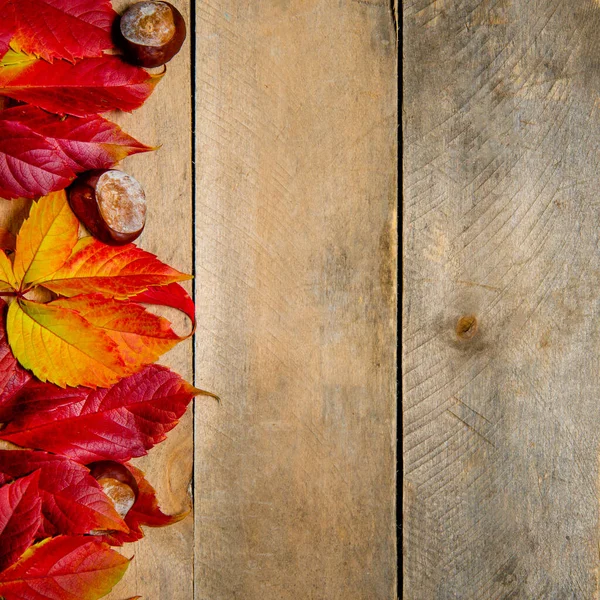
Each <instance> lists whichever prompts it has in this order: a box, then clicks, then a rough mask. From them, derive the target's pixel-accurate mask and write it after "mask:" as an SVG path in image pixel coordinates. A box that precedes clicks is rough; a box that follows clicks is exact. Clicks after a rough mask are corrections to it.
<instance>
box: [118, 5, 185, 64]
mask: <svg viewBox="0 0 600 600" xmlns="http://www.w3.org/2000/svg"><path fill="white" fill-rule="evenodd" d="M185 35H186V29H185V21H184V20H183V17H182V16H181V13H180V12H179V11H178V10H177V9H176V8H175V7H174V6H173V5H172V4H169V2H138V3H137V4H133V5H132V6H130V7H129V8H128V9H127V10H126V11H125V12H124V13H123V15H122V16H121V19H120V21H119V31H118V37H119V42H120V45H121V46H122V48H123V51H124V53H125V58H126V59H127V60H128V61H129V62H131V63H133V64H136V65H139V66H141V67H147V68H149V67H160V66H161V65H164V64H165V63H167V62H169V61H170V60H171V59H172V58H173V57H174V56H175V55H176V54H177V53H178V52H179V50H180V48H181V46H182V45H183V42H184V40H185Z"/></svg>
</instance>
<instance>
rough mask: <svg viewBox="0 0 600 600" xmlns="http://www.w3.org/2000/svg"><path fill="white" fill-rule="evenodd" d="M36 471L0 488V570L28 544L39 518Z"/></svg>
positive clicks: (38, 524) (38, 476)
mask: <svg viewBox="0 0 600 600" xmlns="http://www.w3.org/2000/svg"><path fill="white" fill-rule="evenodd" d="M39 478H40V474H39V473H38V472H36V473H33V474H31V475H29V477H23V478H22V479H19V480H17V481H15V482H14V483H11V484H10V485H5V486H3V487H1V488H0V571H2V570H3V569H6V567H8V566H9V565H12V564H13V563H14V562H15V561H16V560H17V559H18V558H19V556H21V554H23V552H25V550H27V548H29V546H30V545H31V543H32V542H33V539H34V537H35V534H36V532H37V530H38V529H39V527H40V524H41V522H42V518H41V506H42V501H41V500H40V498H39V496H38V480H39Z"/></svg>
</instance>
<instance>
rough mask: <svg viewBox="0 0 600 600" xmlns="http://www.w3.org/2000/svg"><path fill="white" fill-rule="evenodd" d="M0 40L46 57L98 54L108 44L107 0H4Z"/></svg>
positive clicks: (112, 15) (110, 15)
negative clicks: (25, 0) (6, 40)
mask: <svg viewBox="0 0 600 600" xmlns="http://www.w3.org/2000/svg"><path fill="white" fill-rule="evenodd" d="M0 10H1V12H2V20H1V21H0V40H4V39H9V40H10V45H11V46H12V48H13V49H15V50H22V51H23V52H27V53H30V54H35V55H36V56H41V57H42V58H45V59H46V60H52V59H53V58H65V59H67V60H71V61H72V60H74V59H75V58H82V57H84V56H100V55H101V54H102V51H103V50H106V49H108V48H111V47H112V41H111V27H112V24H113V21H114V19H115V16H116V15H115V12H114V11H113V10H112V7H111V4H110V2H109V0H77V2H73V0H27V2H23V1H22V0H21V1H19V0H4V1H3V2H0Z"/></svg>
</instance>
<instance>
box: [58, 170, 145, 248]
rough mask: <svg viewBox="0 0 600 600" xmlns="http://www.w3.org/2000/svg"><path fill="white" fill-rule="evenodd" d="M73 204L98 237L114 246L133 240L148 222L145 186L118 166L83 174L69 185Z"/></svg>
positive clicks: (70, 198) (80, 218)
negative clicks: (119, 169)
mask: <svg viewBox="0 0 600 600" xmlns="http://www.w3.org/2000/svg"><path fill="white" fill-rule="evenodd" d="M69 204H70V205H71V209H72V210H73V212H74V213H75V214H76V215H77V218H78V219H79V220H80V221H81V223H82V224H83V225H84V226H85V228H86V229H87V230H88V231H89V232H90V233H91V234H92V235H93V236H94V237H95V238H97V239H99V240H100V241H101V242H104V243H105V244H110V245H113V246H119V245H122V244H127V243H129V242H133V240H135V239H136V238H137V237H139V235H140V234H141V233H142V231H143V229H144V225H145V223H146V196H145V194H144V190H143V188H142V186H141V185H140V184H139V182H138V181H137V180H136V179H134V178H133V177H132V176H131V175H128V174H127V173H125V172H123V171H118V170H117V169H103V170H96V171H88V172H87V173H84V174H83V175H80V176H79V177H78V178H77V179H76V180H75V181H74V182H73V183H72V184H71V186H70V187H69Z"/></svg>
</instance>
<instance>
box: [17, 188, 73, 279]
mask: <svg viewBox="0 0 600 600" xmlns="http://www.w3.org/2000/svg"><path fill="white" fill-rule="evenodd" d="M78 234H79V221H78V220H77V217H76V216H75V215H74V214H73V211H72V210H71V207H70V206H69V203H68V201H67V195H66V192H65V191H64V190H61V191H60V192H53V193H52V194H49V195H48V196H44V197H43V198H40V200H38V201H37V202H34V203H33V205H32V206H31V211H30V213H29V217H28V218H27V220H26V221H25V222H24V223H23V225H22V227H21V230H20V231H19V235H18V236H17V248H16V251H15V262H14V275H15V278H16V281H18V282H19V285H20V289H21V290H25V289H27V288H29V287H31V286H32V284H35V282H36V281H37V280H39V279H43V278H45V277H48V276H50V275H52V273H54V272H56V271H57V270H58V269H60V268H61V267H62V266H63V265H64V263H65V262H66V261H67V259H68V258H69V256H71V253H72V251H73V248H74V247H75V245H76V244H77V239H78Z"/></svg>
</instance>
